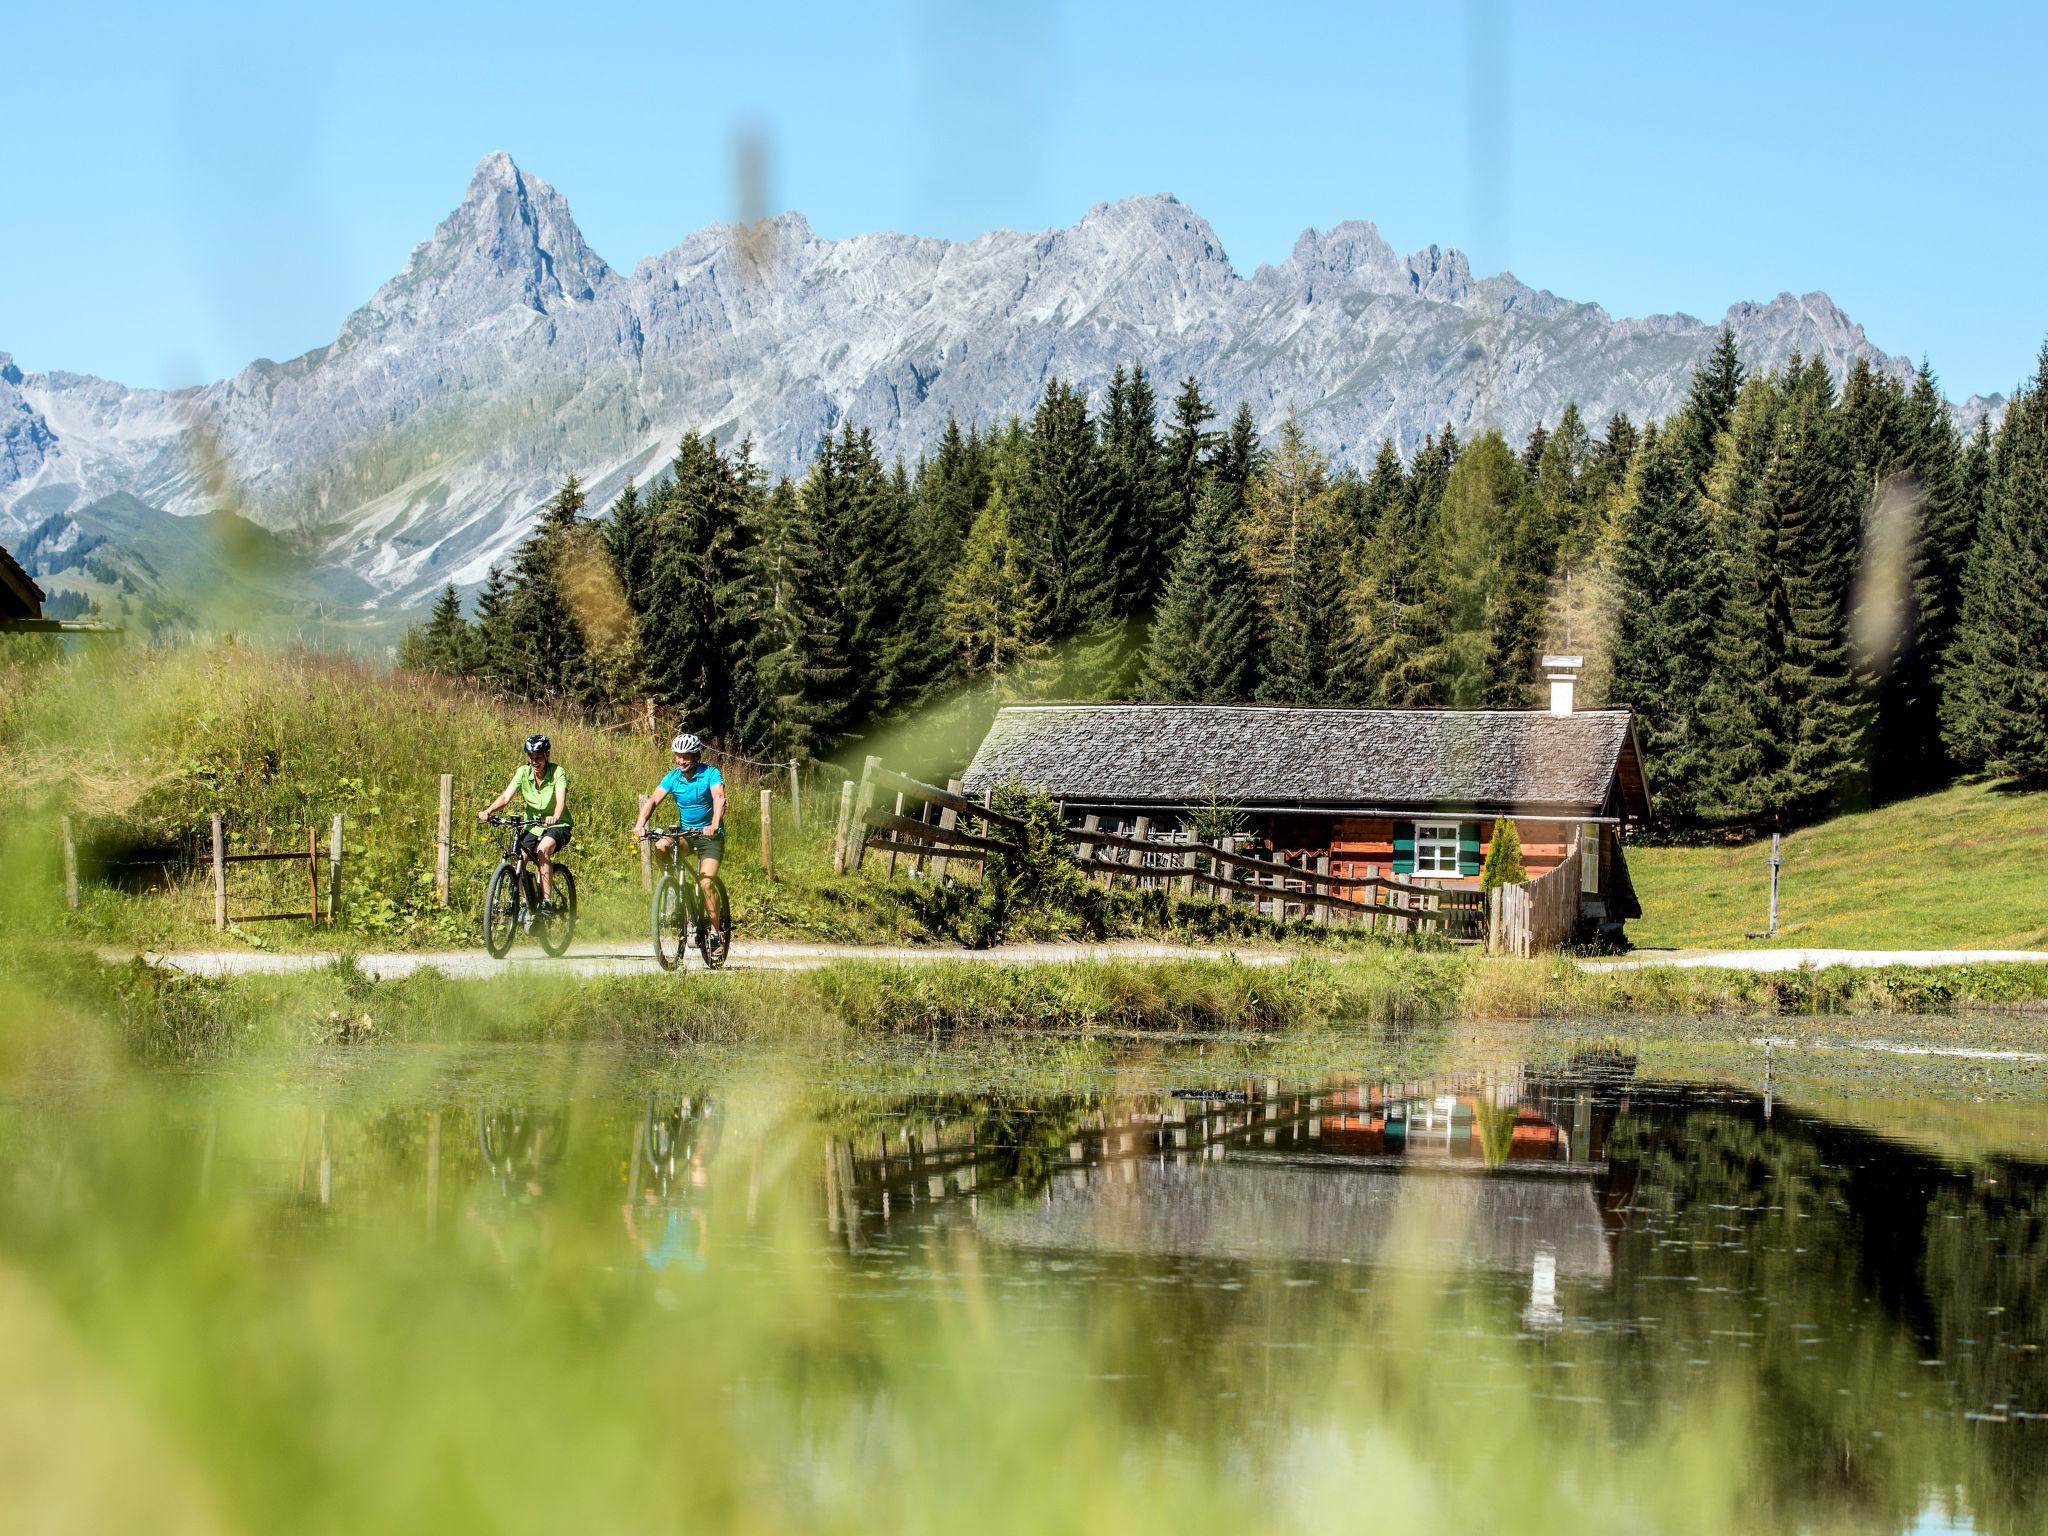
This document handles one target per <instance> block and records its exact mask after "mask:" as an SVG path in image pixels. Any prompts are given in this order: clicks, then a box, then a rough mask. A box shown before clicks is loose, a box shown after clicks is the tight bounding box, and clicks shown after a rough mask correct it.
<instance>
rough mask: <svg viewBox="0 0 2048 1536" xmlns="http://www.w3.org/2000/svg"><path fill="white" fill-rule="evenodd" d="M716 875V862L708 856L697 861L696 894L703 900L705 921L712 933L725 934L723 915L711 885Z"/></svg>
mask: <svg viewBox="0 0 2048 1536" xmlns="http://www.w3.org/2000/svg"><path fill="white" fill-rule="evenodd" d="M717 873H718V860H717V859H715V858H711V857H709V856H706V857H703V858H700V859H698V860H697V893H698V895H699V896H700V897H701V898H702V899H703V903H704V913H705V920H706V921H707V922H709V923H710V924H711V930H712V932H714V933H723V932H725V914H724V913H723V912H721V911H720V910H719V909H718V892H717V890H716V888H715V887H714V886H713V885H712V884H711V881H712V878H713V877H714V876H715V875H717Z"/></svg>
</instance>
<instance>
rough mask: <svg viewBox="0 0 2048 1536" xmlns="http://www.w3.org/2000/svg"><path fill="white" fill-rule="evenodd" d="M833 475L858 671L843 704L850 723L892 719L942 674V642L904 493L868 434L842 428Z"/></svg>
mask: <svg viewBox="0 0 2048 1536" xmlns="http://www.w3.org/2000/svg"><path fill="white" fill-rule="evenodd" d="M838 472H839V475H840V477H841V480H842V501H841V504H840V505H841V521H840V524H839V550H840V555H841V558H842V559H843V560H844V561H845V564H844V566H843V567H842V571H843V579H844V580H845V583H846V614H847V619H848V627H847V645H848V649H849V651H850V654H851V655H852V657H853V659H854V661H855V662H856V664H857V666H858V671H857V672H856V674H855V675H854V677H853V679H852V687H851V690H850V701H849V702H850V705H851V708H852V710H853V713H854V717H855V718H856V719H866V718H868V717H870V716H888V715H894V714H897V713H900V712H901V711H902V710H905V709H907V708H909V707H910V706H912V705H914V704H915V703H917V701H918V700H919V699H920V698H922V697H923V694H924V691H925V689H926V688H927V687H928V686H929V685H930V684H931V682H932V681H933V679H934V678H935V677H936V676H937V675H938V674H939V672H940V671H941V670H942V669H943V667H944V665H945V661H946V645H945V637H944V636H943V634H942V633H941V632H940V629H939V624H938V614H937V609H936V603H935V601H934V597H933V592H932V585H931V583H930V582H929V581H928V580H927V579H926V575H925V572H924V571H923V570H922V569H921V568H920V566H919V564H918V561H917V558H916V556H917V548H916V541H915V538H914V536H913V530H912V525H911V507H910V498H909V491H908V487H907V486H905V485H903V484H901V483H900V482H898V481H897V480H896V479H895V478H894V477H892V476H891V475H889V474H887V473H886V472H884V470H883V469H882V465H881V460H880V459H879V458H878V457H877V455H876V453H875V447H874V438H873V435H872V434H871V433H870V432H869V431H868V430H867V429H866V428H861V429H859V430H856V429H855V428H854V426H853V424H852V423H851V422H848V423H846V424H845V425H843V426H842V427H841V429H840V434H839V444H838Z"/></svg>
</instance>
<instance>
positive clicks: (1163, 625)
mask: <svg viewBox="0 0 2048 1536" xmlns="http://www.w3.org/2000/svg"><path fill="white" fill-rule="evenodd" d="M1258 639H1259V636H1258V603H1257V600H1256V599H1255V598H1254V597H1253V595H1252V579H1251V567H1250V566H1249V565H1248V564H1247V563H1246V561H1245V555H1244V534H1243V530H1242V529H1241V528H1240V526H1239V512H1238V506H1237V497H1236V496H1235V494H1233V493H1232V491H1231V489H1230V488H1229V487H1228V486H1225V485H1221V484H1218V483H1216V482H1214V481H1211V482H1210V483H1209V484H1207V485H1205V486H1204V487H1203V489H1202V498H1201V502H1200V505H1199V506H1198V507H1197V509H1196V513H1195V521H1194V525H1193V526H1192V527H1191V528H1189V529H1188V533H1187V537H1186V538H1184V539H1183V540H1181V546H1180V549H1179V551H1178V552H1176V554H1175V555H1174V559H1173V570H1172V571H1171V572H1170V573H1169V574H1168V576H1167V579H1166V595H1165V597H1164V598H1162V599H1161V601H1160V604H1159V617H1158V620H1157V622H1156V623H1154V624H1153V626H1152V637H1151V645H1150V647H1149V649H1148V650H1147V652H1146V656H1145V689H1146V692H1147V693H1148V694H1149V695H1150V696H1151V697H1153V698H1156V699H1163V700H1166V701H1168V702H1171V703H1212V704H1230V703H1240V702H1243V701H1245V700H1247V699H1250V698H1251V697H1252V695H1253V693H1254V691H1255V690H1256V687H1257V683H1258V675H1259V673H1258V650H1259V646H1258Z"/></svg>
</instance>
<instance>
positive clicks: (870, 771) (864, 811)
mask: <svg viewBox="0 0 2048 1536" xmlns="http://www.w3.org/2000/svg"><path fill="white" fill-rule="evenodd" d="M881 766H882V760H881V759H880V758H879V757H870V758H869V759H868V760H867V761H866V762H865V763H863V764H862V765H861V770H860V793H859V794H857V795H856V796H854V801H853V825H852V826H850V827H848V828H847V837H848V839H849V841H848V842H847V845H846V867H847V868H848V869H859V868H860V867H861V865H862V864H863V863H864V862H865V861H866V859H867V851H868V812H869V811H872V810H873V809H874V808H875V770H876V769H877V768H879V767H881Z"/></svg>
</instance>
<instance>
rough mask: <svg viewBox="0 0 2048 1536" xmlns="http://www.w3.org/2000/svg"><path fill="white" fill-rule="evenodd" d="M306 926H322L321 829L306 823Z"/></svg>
mask: <svg viewBox="0 0 2048 1536" xmlns="http://www.w3.org/2000/svg"><path fill="white" fill-rule="evenodd" d="M306 926H307V927H308V928H318V927H319V926H320V829H319V828H318V827H316V826H314V825H313V824H312V823H311V822H310V821H309V822H307V823H306Z"/></svg>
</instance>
